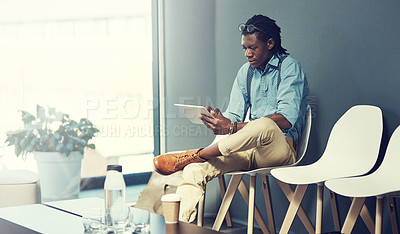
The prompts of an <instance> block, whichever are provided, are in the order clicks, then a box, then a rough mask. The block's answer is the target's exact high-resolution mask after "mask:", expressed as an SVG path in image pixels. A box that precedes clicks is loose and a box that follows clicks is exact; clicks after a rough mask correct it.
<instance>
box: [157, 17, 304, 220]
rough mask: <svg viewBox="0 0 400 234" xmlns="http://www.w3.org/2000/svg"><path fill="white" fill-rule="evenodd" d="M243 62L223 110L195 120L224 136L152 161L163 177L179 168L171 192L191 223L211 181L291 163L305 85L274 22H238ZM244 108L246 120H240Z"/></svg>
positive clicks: (262, 19)
mask: <svg viewBox="0 0 400 234" xmlns="http://www.w3.org/2000/svg"><path fill="white" fill-rule="evenodd" d="M239 31H240V32H241V33H242V47H243V50H244V55H245V56H246V58H247V60H248V62H247V63H245V64H244V65H243V66H242V67H241V68H240V69H239V71H238V73H237V76H236V79H235V81H234V84H233V87H232V90H231V96H230V102H229V106H228V109H227V110H226V112H225V113H224V114H222V113H221V112H220V110H219V109H213V108H211V107H209V106H207V107H206V108H207V109H208V110H209V111H210V113H211V114H212V115H213V116H214V117H215V119H213V118H210V117H207V116H205V115H201V116H200V119H201V120H202V121H203V123H204V124H205V125H206V126H207V127H208V128H209V129H211V130H212V131H213V132H214V134H216V135H221V134H229V136H228V137H226V138H224V139H222V140H220V141H219V142H218V143H217V144H215V145H211V146H209V147H206V148H199V149H194V150H189V151H186V152H182V153H179V154H165V155H160V156H158V157H156V158H155V159H154V168H155V170H156V171H157V172H158V173H160V174H164V175H168V174H172V173H174V172H176V171H179V170H182V169H183V181H182V183H181V184H180V185H179V186H178V190H177V193H178V194H180V195H181V196H182V202H181V209H180V220H181V221H185V222H192V221H193V220H194V219H195V217H196V213H197V209H196V207H197V204H198V202H199V200H200V198H201V196H202V195H203V193H204V188H205V185H206V183H207V182H208V181H210V180H211V179H213V178H215V177H217V176H219V175H222V174H224V173H227V172H231V171H238V170H252V169H256V168H261V167H270V166H278V165H287V164H292V163H294V162H295V160H296V158H295V157H296V143H297V142H298V141H299V139H300V137H301V134H302V132H303V128H304V124H305V115H306V109H307V98H308V93H309V90H308V84H307V79H306V75H305V74H304V71H303V69H302V67H301V65H300V64H299V63H298V62H297V61H296V60H295V59H293V58H292V57H290V56H288V53H287V52H286V49H284V48H283V47H282V46H281V37H280V28H279V27H278V26H277V25H276V24H275V21H274V20H272V19H270V18H268V17H266V16H263V15H255V16H253V17H252V18H250V19H249V20H248V21H247V22H246V24H240V25H239ZM247 111H250V121H249V122H244V121H245V117H246V114H247Z"/></svg>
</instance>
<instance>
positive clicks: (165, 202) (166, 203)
mask: <svg viewBox="0 0 400 234" xmlns="http://www.w3.org/2000/svg"><path fill="white" fill-rule="evenodd" d="M161 201H162V206H163V211H164V218H165V223H177V222H178V219H179V205H180V203H181V196H179V195H178V194H166V195H164V196H162V197H161Z"/></svg>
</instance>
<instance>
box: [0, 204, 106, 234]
mask: <svg viewBox="0 0 400 234" xmlns="http://www.w3.org/2000/svg"><path fill="white" fill-rule="evenodd" d="M47 205H50V206H52V207H56V208H58V209H61V210H58V209H55V208H52V207H49V206H47ZM103 206H104V200H103V199H101V198H97V197H93V198H81V199H73V200H64V201H56V202H47V203H45V204H34V205H25V206H13V207H5V208H0V217H1V218H3V219H6V220H8V221H11V222H13V223H16V224H19V225H21V226H24V227H27V228H29V229H32V230H34V231H37V232H41V233H49V234H52V233H55V234H58V233H60V234H64V233H65V234H71V233H84V229H83V223H82V221H83V219H82V218H81V217H79V216H78V215H82V212H83V211H84V210H87V209H90V208H94V207H103ZM62 210H65V211H67V212H64V211H62ZM69 212H70V213H69ZM71 213H74V214H77V215H73V214H71Z"/></svg>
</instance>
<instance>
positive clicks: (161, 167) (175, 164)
mask: <svg viewBox="0 0 400 234" xmlns="http://www.w3.org/2000/svg"><path fill="white" fill-rule="evenodd" d="M202 149H203V148H199V149H193V150H188V151H186V152H178V153H170V154H162V155H160V156H157V157H155V158H154V159H153V167H154V170H155V171H156V172H158V173H160V174H162V175H170V174H172V173H174V172H177V171H180V170H182V169H183V168H184V167H185V166H186V165H188V164H189V163H195V162H205V161H206V160H205V159H202V158H200V156H199V154H198V152H199V151H200V150H202Z"/></svg>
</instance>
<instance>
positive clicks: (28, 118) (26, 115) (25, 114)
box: [21, 110, 36, 126]
mask: <svg viewBox="0 0 400 234" xmlns="http://www.w3.org/2000/svg"><path fill="white" fill-rule="evenodd" d="M21 113H22V121H23V122H24V125H25V126H26V125H30V124H32V121H35V120H36V118H35V116H33V115H32V114H30V113H29V112H26V111H22V110H21Z"/></svg>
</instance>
